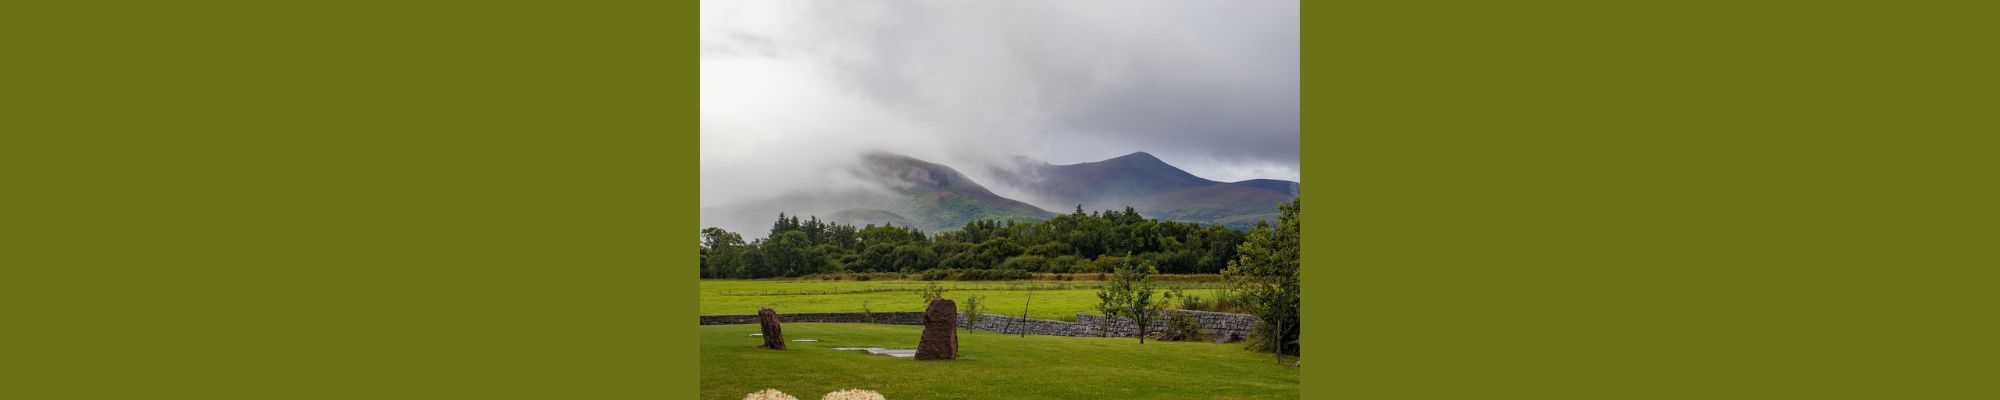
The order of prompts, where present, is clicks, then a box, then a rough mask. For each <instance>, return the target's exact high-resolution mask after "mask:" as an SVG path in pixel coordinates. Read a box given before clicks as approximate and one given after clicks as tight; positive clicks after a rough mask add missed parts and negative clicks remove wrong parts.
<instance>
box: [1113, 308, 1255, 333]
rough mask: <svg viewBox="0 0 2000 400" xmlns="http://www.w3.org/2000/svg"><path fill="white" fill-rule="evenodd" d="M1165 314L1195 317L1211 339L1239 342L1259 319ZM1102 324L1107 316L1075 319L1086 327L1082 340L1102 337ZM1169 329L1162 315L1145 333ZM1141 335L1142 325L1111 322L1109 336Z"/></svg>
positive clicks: (1121, 320)
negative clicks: (1231, 338) (1227, 336)
mask: <svg viewBox="0 0 2000 400" xmlns="http://www.w3.org/2000/svg"><path fill="white" fill-rule="evenodd" d="M1162 313H1163V314H1164V313H1182V314H1187V315H1190V316H1192V317H1194V321H1195V322H1197V323H1200V324H1201V330H1202V332H1205V333H1208V335H1209V336H1216V337H1220V336H1223V335H1224V334H1231V335H1235V337H1239V338H1241V337H1248V336H1250V331H1251V330H1253V329H1257V316H1255V315H1250V314H1234V313H1219V312H1211V311H1189V310H1166V311H1163V312H1162ZM1103 323H1104V316H1101V315H1093V314H1077V315H1076V324H1077V325H1083V326H1084V332H1085V333H1086V334H1085V335H1082V336H1099V335H1098V332H1099V330H1100V329H1102V328H1100V327H1102V326H1104V325H1103ZM1166 325H1167V318H1166V316H1165V315H1162V316H1161V317H1160V318H1159V319H1158V320H1157V322H1154V323H1153V324H1152V326H1149V327H1146V328H1147V329H1146V333H1157V332H1159V331H1161V330H1163V329H1165V327H1166ZM1138 331H1139V325H1138V324H1134V323H1132V320H1131V319H1127V318H1125V317H1118V319H1115V320H1112V321H1111V335H1110V336H1133V335H1134V334H1135V333H1137V332H1138Z"/></svg>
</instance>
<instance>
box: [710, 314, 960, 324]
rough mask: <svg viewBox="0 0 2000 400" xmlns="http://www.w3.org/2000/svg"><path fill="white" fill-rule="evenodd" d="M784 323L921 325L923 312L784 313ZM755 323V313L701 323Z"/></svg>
mask: <svg viewBox="0 0 2000 400" xmlns="http://www.w3.org/2000/svg"><path fill="white" fill-rule="evenodd" d="M784 321H785V323H793V322H840V323H858V324H891V325H923V324H924V313H923V312H878V313H874V314H873V315H870V314H866V313H858V312H857V313H799V314H785V315H784ZM755 323H757V315H756V314H743V315H703V316H701V324H702V325H743V324H755Z"/></svg>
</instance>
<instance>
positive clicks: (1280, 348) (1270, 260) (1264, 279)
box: [1222, 199, 1299, 354]
mask: <svg viewBox="0 0 2000 400" xmlns="http://www.w3.org/2000/svg"><path fill="white" fill-rule="evenodd" d="M1244 236H1245V238H1244V241H1243V244H1242V245H1240V246H1237V251H1236V252H1237V259H1236V260H1235V261H1231V262H1230V263H1229V267H1228V268H1227V269H1224V270H1223V271H1222V274H1223V276H1224V277H1226V278H1228V279H1229V282H1230V287H1231V289H1233V290H1236V291H1237V292H1238V293H1241V294H1243V295H1244V296H1245V297H1247V298H1248V299H1249V300H1250V302H1251V304H1249V305H1248V306H1249V307H1248V308H1249V309H1250V311H1251V312H1252V313H1253V314H1256V315H1257V318H1258V332H1259V333H1260V334H1262V335H1263V339H1262V340H1261V341H1252V343H1251V345H1252V346H1255V347H1260V348H1261V347H1265V346H1269V347H1270V348H1271V350H1272V352H1274V353H1278V354H1297V353H1298V346H1291V347H1290V348H1286V346H1285V344H1286V343H1296V342H1297V341H1298V333H1299V332H1298V326H1299V323H1298V321H1299V200H1298V199H1293V200H1292V202H1291V203H1287V204H1282V205H1279V206H1278V225H1277V226H1275V227H1274V226H1271V225H1270V224H1268V223H1265V222H1261V221H1260V222H1258V223H1257V226H1256V227H1254V228H1251V229H1250V233H1248V234H1246V235H1244ZM1260 342H1267V343H1260Z"/></svg>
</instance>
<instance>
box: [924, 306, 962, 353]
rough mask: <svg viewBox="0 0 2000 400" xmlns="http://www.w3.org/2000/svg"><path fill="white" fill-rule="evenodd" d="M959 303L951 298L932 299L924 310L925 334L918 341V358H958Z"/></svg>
mask: <svg viewBox="0 0 2000 400" xmlns="http://www.w3.org/2000/svg"><path fill="white" fill-rule="evenodd" d="M957 322H958V303H957V302H953V301H951V299H931V305H930V308H927V309H925V310H924V336H923V338H922V339H921V340H918V341H917V359H918V360H951V359H956V358H958V327H957V325H958V324H957Z"/></svg>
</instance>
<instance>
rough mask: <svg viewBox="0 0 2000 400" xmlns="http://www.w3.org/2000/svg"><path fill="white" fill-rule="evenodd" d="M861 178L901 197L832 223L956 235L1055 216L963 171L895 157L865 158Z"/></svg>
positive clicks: (841, 216)
mask: <svg viewBox="0 0 2000 400" xmlns="http://www.w3.org/2000/svg"><path fill="white" fill-rule="evenodd" d="M860 170H861V171H862V174H861V175H862V176H864V177H868V178H872V179H874V180H876V181H877V182H880V183H883V184H885V185H886V186H888V187H889V188H890V189H891V190H893V191H895V192H896V193H898V194H900V196H894V197H895V198H896V199H897V201H893V202H888V203H887V204H873V205H870V206H872V207H867V206H864V207H857V208H851V209H846V210H842V211H840V212H836V213H834V214H833V215H830V216H829V217H828V218H829V219H831V220H833V221H836V222H841V223H848V224H856V225H866V224H882V223H894V224H897V225H899V226H908V225H914V226H916V227H917V228H921V229H925V230H951V229H957V228H959V227H963V226H965V223H967V222H971V221H973V220H980V219H997V220H1015V221H1038V220H1042V219H1047V218H1049V217H1052V216H1054V215H1055V213H1051V212H1048V211H1045V210H1042V209H1041V208H1037V207H1035V206H1034V205H1031V204H1028V203H1024V202H1021V201H1017V200H1014V199H1009V198H1006V197H1001V196H1000V195H997V194H994V193H993V191H992V190H987V189H986V187H985V186H981V185H980V184H979V183H978V182H973V181H972V178H967V177H966V176H965V174H961V173H959V172H958V170H955V169H952V168H951V167H947V166H944V165H939V164H937V163H932V162H929V161H924V160H918V159H916V158H912V157H909V156H904V155H900V154H893V153H869V154H864V155H862V157H861V164H860Z"/></svg>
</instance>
